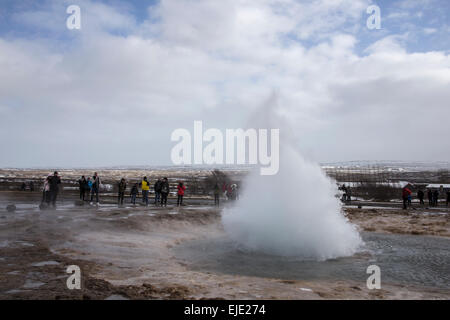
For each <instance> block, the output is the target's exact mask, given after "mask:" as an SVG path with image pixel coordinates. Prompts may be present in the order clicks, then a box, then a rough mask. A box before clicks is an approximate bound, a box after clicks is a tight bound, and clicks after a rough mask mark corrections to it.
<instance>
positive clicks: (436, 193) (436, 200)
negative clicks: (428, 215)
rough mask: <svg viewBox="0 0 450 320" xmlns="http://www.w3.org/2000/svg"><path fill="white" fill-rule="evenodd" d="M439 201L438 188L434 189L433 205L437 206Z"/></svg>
mask: <svg viewBox="0 0 450 320" xmlns="http://www.w3.org/2000/svg"><path fill="white" fill-rule="evenodd" d="M438 201H439V191H438V190H437V189H436V190H434V191H433V206H435V207H437V206H438Z"/></svg>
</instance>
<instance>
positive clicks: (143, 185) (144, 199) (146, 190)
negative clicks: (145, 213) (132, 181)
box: [141, 177, 150, 206]
mask: <svg viewBox="0 0 450 320" xmlns="http://www.w3.org/2000/svg"><path fill="white" fill-rule="evenodd" d="M141 189H142V202H143V203H144V202H145V205H146V206H148V193H149V191H150V183H149V182H148V181H147V177H144V179H142V181H141Z"/></svg>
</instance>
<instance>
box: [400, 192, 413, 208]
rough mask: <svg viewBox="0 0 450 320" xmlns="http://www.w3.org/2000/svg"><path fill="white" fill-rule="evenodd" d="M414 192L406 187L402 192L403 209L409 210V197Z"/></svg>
mask: <svg viewBox="0 0 450 320" xmlns="http://www.w3.org/2000/svg"><path fill="white" fill-rule="evenodd" d="M411 194H412V192H411V190H409V189H408V188H407V187H404V188H403V190H402V198H403V209H407V204H408V196H411Z"/></svg>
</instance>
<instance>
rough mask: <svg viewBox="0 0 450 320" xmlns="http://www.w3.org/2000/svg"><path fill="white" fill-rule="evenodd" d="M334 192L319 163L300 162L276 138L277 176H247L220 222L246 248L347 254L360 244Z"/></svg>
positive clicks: (311, 255)
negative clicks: (278, 146)
mask: <svg viewBox="0 0 450 320" xmlns="http://www.w3.org/2000/svg"><path fill="white" fill-rule="evenodd" d="M269 103H273V101H272V102H269ZM266 111H267V110H266ZM265 114H266V115H267V113H265ZM270 118H271V119H272V120H273V119H274V117H270ZM336 191H337V190H336V186H335V185H334V183H333V182H332V181H331V179H330V178H328V177H327V176H326V175H325V173H324V172H323V171H322V169H321V168H320V167H319V165H317V164H315V163H312V162H309V161H307V160H305V159H304V158H303V157H302V156H301V155H300V153H299V152H298V151H297V150H296V148H295V147H294V146H293V143H292V142H291V141H288V140H287V139H283V135H282V134H281V140H280V170H279V172H278V174H276V175H273V176H261V175H259V170H255V171H254V172H252V173H251V174H250V175H249V177H248V179H247V181H246V182H245V185H244V189H243V190H241V197H240V200H239V201H237V203H236V206H234V207H231V208H227V209H225V210H224V212H223V215H222V223H223V225H224V229H225V231H226V232H227V234H228V235H229V236H230V237H231V238H232V239H233V240H234V241H236V242H237V243H239V244H240V245H242V246H244V247H245V248H247V249H250V250H255V251H260V252H263V253H268V254H274V255H282V256H295V257H299V258H301V259H314V260H326V259H331V258H336V257H342V256H351V255H353V254H354V253H356V252H357V251H358V249H359V248H360V247H361V245H362V244H363V242H362V240H361V237H360V235H359V233H358V232H357V230H356V228H355V227H354V226H353V225H352V224H350V222H348V220H347V219H346V218H345V217H344V216H343V215H342V213H341V204H340V202H339V199H337V198H336V197H335V194H336Z"/></svg>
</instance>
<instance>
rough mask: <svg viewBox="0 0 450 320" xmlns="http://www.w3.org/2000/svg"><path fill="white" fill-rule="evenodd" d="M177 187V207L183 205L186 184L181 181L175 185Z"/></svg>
mask: <svg viewBox="0 0 450 320" xmlns="http://www.w3.org/2000/svg"><path fill="white" fill-rule="evenodd" d="M177 189H178V199H177V207H178V206H181V205H183V196H184V192H185V191H186V186H184V185H183V182H180V183H179V184H178V186H177Z"/></svg>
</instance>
